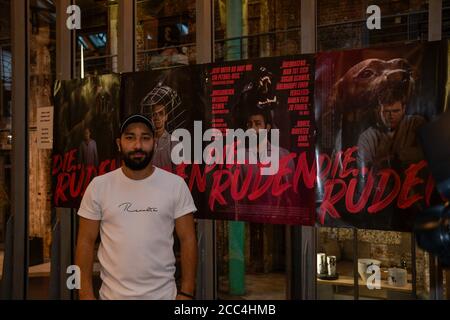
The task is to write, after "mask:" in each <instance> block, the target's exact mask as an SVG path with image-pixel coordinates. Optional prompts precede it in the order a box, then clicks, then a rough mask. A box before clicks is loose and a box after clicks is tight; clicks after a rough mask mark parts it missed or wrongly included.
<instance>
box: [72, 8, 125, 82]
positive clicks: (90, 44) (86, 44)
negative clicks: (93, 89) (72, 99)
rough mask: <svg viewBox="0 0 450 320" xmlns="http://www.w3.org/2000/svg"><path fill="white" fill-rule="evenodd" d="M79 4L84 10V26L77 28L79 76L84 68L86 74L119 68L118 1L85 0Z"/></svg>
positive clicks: (82, 18)
mask: <svg viewBox="0 0 450 320" xmlns="http://www.w3.org/2000/svg"><path fill="white" fill-rule="evenodd" d="M77 5H78V6H79V7H80V9H81V12H82V15H81V29H79V30H76V39H77V46H76V61H77V64H76V75H77V77H81V74H82V73H81V68H84V76H92V75H100V74H108V73H113V72H117V33H118V29H117V27H118V14H119V11H118V10H119V5H118V2H117V1H108V0H84V1H78V2H77ZM82 49H83V53H81V50H82ZM82 58H83V62H84V63H83V64H82V63H81V59H82Z"/></svg>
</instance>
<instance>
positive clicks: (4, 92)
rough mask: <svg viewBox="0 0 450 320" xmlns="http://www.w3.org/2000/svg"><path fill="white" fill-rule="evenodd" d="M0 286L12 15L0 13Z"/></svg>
mask: <svg viewBox="0 0 450 320" xmlns="http://www.w3.org/2000/svg"><path fill="white" fill-rule="evenodd" d="M0 10H1V11H2V12H11V1H9V0H8V1H1V2H0ZM0 26H1V28H0V288H1V287H2V285H1V284H2V279H3V262H4V259H5V245H6V237H7V233H6V227H7V221H8V219H9V217H10V210H11V208H10V198H11V197H10V196H11V138H12V136H11V85H12V69H11V67H12V65H11V63H12V56H11V16H10V15H9V14H4V15H2V16H1V17H0Z"/></svg>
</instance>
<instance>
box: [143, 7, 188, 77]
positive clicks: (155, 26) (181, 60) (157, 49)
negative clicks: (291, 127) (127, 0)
mask: <svg viewBox="0 0 450 320" xmlns="http://www.w3.org/2000/svg"><path fill="white" fill-rule="evenodd" d="M195 2H196V1H195V0H187V1H175V0H164V1H156V2H155V1H150V0H142V1H137V7H136V48H137V70H139V71H143V70H151V69H155V68H167V67H173V66H180V65H188V64H194V63H195V62H196V53H195V41H196V39H195V26H196V24H195V9H196V7H195Z"/></svg>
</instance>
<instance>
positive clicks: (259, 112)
mask: <svg viewBox="0 0 450 320" xmlns="http://www.w3.org/2000/svg"><path fill="white" fill-rule="evenodd" d="M256 115H260V116H262V117H263V118H264V124H265V125H266V126H267V125H268V124H270V125H271V126H272V115H271V114H270V110H267V109H260V108H258V107H253V108H250V110H249V112H248V114H247V120H248V119H250V117H251V116H256Z"/></svg>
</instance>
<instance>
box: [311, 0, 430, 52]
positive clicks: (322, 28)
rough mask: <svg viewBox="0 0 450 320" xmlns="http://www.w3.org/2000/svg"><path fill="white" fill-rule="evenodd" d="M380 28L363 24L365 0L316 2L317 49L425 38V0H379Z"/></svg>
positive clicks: (365, 15)
mask: <svg viewBox="0 0 450 320" xmlns="http://www.w3.org/2000/svg"><path fill="white" fill-rule="evenodd" d="M378 5H379V8H380V11H381V22H380V26H381V28H380V29H375V30H369V29H368V28H367V24H366V22H367V21H366V19H367V18H368V17H369V15H367V14H366V10H367V7H368V4H367V2H366V1H353V2H343V1H337V0H333V1H329V0H319V1H318V2H317V16H318V19H317V20H318V22H317V23H318V26H317V44H318V48H317V49H318V51H326V50H336V49H344V48H361V47H368V46H373V45H377V44H387V43H396V42H404V41H408V40H427V38H428V1H425V0H420V1H408V0H400V1H384V2H383V3H379V4H378Z"/></svg>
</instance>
